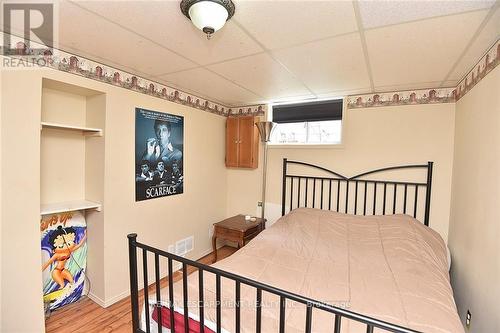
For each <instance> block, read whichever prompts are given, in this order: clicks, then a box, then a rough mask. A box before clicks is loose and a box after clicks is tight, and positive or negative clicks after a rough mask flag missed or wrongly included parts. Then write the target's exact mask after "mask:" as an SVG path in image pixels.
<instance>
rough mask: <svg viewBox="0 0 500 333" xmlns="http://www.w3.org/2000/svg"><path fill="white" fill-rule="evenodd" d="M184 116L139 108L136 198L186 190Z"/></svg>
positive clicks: (171, 193) (136, 137) (136, 115)
mask: <svg viewBox="0 0 500 333" xmlns="http://www.w3.org/2000/svg"><path fill="white" fill-rule="evenodd" d="M183 149H184V117H181V116H176V115H172V114H168V113H162V112H156V111H151V110H146V109H141V108H136V109H135V200H136V201H142V200H148V199H154V198H159V197H165V196H169V195H175V194H180V193H182V192H183V190H184V169H183Z"/></svg>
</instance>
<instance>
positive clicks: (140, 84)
mask: <svg viewBox="0 0 500 333" xmlns="http://www.w3.org/2000/svg"><path fill="white" fill-rule="evenodd" d="M32 44H33V45H34V46H35V47H36V46H37V44H35V43H33V42H32ZM9 56H10V58H11V59H12V60H15V61H16V64H15V65H16V66H17V67H49V68H52V69H56V70H59V71H62V72H66V73H71V74H76V75H79V76H82V77H85V78H88V79H92V80H96V81H99V82H102V83H107V84H110V85H113V86H117V87H121V88H125V89H128V90H132V91H136V92H139V93H143V94H146V95H149V96H152V97H157V98H161V99H164V100H168V101H171V102H174V103H178V104H182V105H187V106H190V107H192V108H196V109H199V110H202V111H206V112H210V113H213V114H216V115H219V116H223V117H227V116H230V115H237V116H241V115H264V114H265V112H266V109H267V105H251V106H239V107H230V106H226V105H223V104H221V103H215V102H212V101H210V100H207V99H204V98H201V97H198V96H196V95H193V94H189V93H185V92H183V91H181V90H179V89H176V88H172V87H169V86H167V85H164V84H161V83H158V82H155V81H151V80H148V79H146V78H143V77H140V76H138V75H134V74H131V73H128V72H126V71H123V70H120V69H117V68H114V67H111V66H107V65H104V64H101V63H98V62H96V61H92V60H90V59H87V58H85V57H80V56H76V55H74V54H71V53H68V52H65V51H62V50H58V49H55V48H54V49H52V50H50V49H47V48H45V49H43V48H40V49H36V48H32V49H29V48H28V47H27V46H26V45H25V44H24V42H22V41H20V42H18V43H17V45H16V50H15V53H14V54H10V55H9Z"/></svg>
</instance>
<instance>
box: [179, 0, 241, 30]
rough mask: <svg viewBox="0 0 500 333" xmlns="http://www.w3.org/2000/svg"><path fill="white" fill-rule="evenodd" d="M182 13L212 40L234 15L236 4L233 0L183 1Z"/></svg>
mask: <svg viewBox="0 0 500 333" xmlns="http://www.w3.org/2000/svg"><path fill="white" fill-rule="evenodd" d="M181 11H182V13H183V14H184V15H186V16H187V17H188V18H189V19H190V20H191V21H192V22H193V24H194V26H195V27H196V28H198V29H200V30H201V31H203V32H204V33H206V34H207V37H208V38H210V36H211V35H212V34H213V33H214V32H216V31H217V30H219V29H221V28H222V27H223V26H224V24H225V23H226V21H227V20H229V19H230V18H231V17H232V16H233V15H234V4H233V2H232V1H231V0H182V1H181Z"/></svg>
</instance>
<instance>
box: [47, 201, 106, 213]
mask: <svg viewBox="0 0 500 333" xmlns="http://www.w3.org/2000/svg"><path fill="white" fill-rule="evenodd" d="M86 209H95V210H97V211H98V212H100V211H101V204H100V203H98V202H94V201H89V200H74V201H65V202H56V203H51V204H41V205H40V215H46V214H56V213H63V212H72V211H75V210H86Z"/></svg>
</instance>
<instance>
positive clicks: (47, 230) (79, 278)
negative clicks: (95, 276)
mask: <svg viewBox="0 0 500 333" xmlns="http://www.w3.org/2000/svg"><path fill="white" fill-rule="evenodd" d="M40 231H41V242H42V276H43V299H44V301H45V302H46V303H50V309H51V310H55V309H57V308H59V307H61V306H63V305H66V304H69V303H73V302H75V301H77V300H78V299H79V298H80V297H81V296H82V294H83V290H84V284H85V270H86V265H87V226H86V223H85V218H84V216H83V215H82V213H80V212H67V213H61V214H50V215H44V216H42V219H41V221H40Z"/></svg>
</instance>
